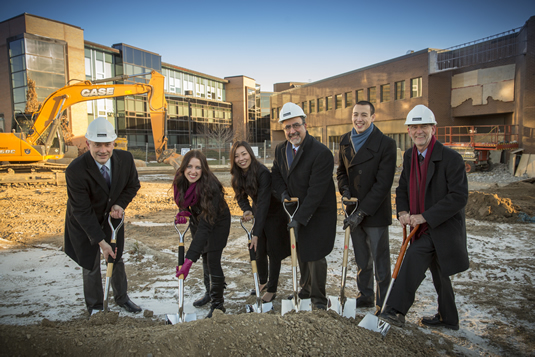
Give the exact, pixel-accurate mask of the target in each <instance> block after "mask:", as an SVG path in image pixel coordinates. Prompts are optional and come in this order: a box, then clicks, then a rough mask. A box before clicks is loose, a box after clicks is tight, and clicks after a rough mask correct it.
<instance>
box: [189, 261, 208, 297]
mask: <svg viewBox="0 0 535 357" xmlns="http://www.w3.org/2000/svg"><path fill="white" fill-rule="evenodd" d="M202 269H203V275H204V286H205V288H206V292H205V293H204V295H203V297H201V298H199V299H197V300H195V301H194V302H193V306H196V307H199V306H204V305H206V304H208V303H209V302H210V301H211V300H212V299H211V298H210V274H208V264H207V263H206V262H205V259H203V260H202Z"/></svg>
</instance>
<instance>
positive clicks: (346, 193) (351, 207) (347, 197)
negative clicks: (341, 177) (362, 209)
mask: <svg viewBox="0 0 535 357" xmlns="http://www.w3.org/2000/svg"><path fill="white" fill-rule="evenodd" d="M343 190H344V193H342V202H344V201H349V200H350V199H351V191H349V187H344V188H343ZM345 206H346V212H347V213H351V212H353V211H354V210H355V207H356V203H348V204H345Z"/></svg>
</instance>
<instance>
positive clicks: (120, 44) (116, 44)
mask: <svg viewBox="0 0 535 357" xmlns="http://www.w3.org/2000/svg"><path fill="white" fill-rule="evenodd" d="M113 46H126V47H130V48H133V49H135V50H140V51H143V52H148V53H150V54H153V55H155V56H160V57H162V56H161V55H160V54H159V53H156V52H152V51H148V50H145V49H143V48H139V47H136V46H132V45H129V44H127V43H124V42H119V43H114V44H113V45H111V47H113Z"/></svg>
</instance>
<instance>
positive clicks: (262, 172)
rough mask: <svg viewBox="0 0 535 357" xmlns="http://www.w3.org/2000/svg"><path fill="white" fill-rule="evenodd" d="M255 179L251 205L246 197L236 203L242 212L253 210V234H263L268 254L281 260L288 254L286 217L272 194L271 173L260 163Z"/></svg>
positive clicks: (288, 240) (258, 235) (279, 203)
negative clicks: (255, 189) (255, 186)
mask: <svg viewBox="0 0 535 357" xmlns="http://www.w3.org/2000/svg"><path fill="white" fill-rule="evenodd" d="M256 180H257V183H258V188H257V193H256V197H251V198H252V200H253V207H251V205H250V203H249V200H248V199H247V198H244V199H240V200H238V205H239V206H240V208H241V209H242V211H243V212H245V211H252V212H253V214H254V218H255V224H254V227H253V235H255V236H257V237H262V236H265V238H266V243H267V254H268V256H269V257H271V258H274V259H275V258H276V259H280V260H282V259H284V258H286V257H287V256H289V255H290V236H289V234H288V230H287V228H286V225H287V223H288V217H287V216H286V212H284V209H283V208H282V204H281V202H280V199H278V198H276V197H275V196H273V194H272V192H273V191H272V189H271V173H270V172H269V170H268V169H267V167H265V166H264V165H260V168H259V170H258V172H257V177H256Z"/></svg>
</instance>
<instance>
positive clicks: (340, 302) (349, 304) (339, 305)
mask: <svg viewBox="0 0 535 357" xmlns="http://www.w3.org/2000/svg"><path fill="white" fill-rule="evenodd" d="M358 202H359V201H358V199H357V198H355V197H352V198H350V199H346V198H344V197H342V209H343V210H344V214H345V216H346V217H349V216H350V215H351V214H353V212H355V211H356V210H357V207H358ZM349 204H354V205H355V208H354V209H353V211H351V213H349V214H348V213H347V211H346V207H345V206H346V205H349ZM350 238H351V230H350V227H347V228H346V231H345V238H344V254H343V259H342V283H341V286H340V295H339V296H338V297H336V296H329V310H333V311H335V312H336V313H337V314H338V315H341V316H343V317H347V318H350V317H352V318H355V314H356V313H357V299H349V298H346V296H345V287H346V276H347V261H348V256H349V239H350Z"/></svg>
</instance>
